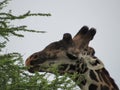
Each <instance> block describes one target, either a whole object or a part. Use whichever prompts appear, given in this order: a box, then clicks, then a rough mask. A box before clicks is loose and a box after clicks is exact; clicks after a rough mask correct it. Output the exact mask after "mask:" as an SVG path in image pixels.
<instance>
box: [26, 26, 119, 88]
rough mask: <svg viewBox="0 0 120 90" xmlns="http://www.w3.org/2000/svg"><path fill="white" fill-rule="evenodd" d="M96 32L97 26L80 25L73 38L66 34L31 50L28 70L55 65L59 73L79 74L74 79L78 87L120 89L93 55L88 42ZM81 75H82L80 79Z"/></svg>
mask: <svg viewBox="0 0 120 90" xmlns="http://www.w3.org/2000/svg"><path fill="white" fill-rule="evenodd" d="M95 34H96V29H94V28H91V29H90V30H89V28H88V27H87V26H83V27H82V28H81V29H80V31H79V32H78V33H77V34H76V35H75V36H74V37H73V39H72V36H71V34H69V33H66V34H64V35H63V39H62V40H60V41H57V42H53V43H51V44H50V45H48V46H47V47H46V48H45V49H43V50H42V51H40V52H37V53H34V54H33V55H31V56H30V57H29V58H28V59H27V60H26V66H29V67H30V68H29V69H28V70H29V71H30V72H32V73H33V72H34V71H40V72H42V71H45V72H51V73H52V72H53V71H51V70H50V69H49V68H50V67H51V66H54V65H56V66H58V72H59V73H60V74H62V75H64V74H65V73H69V74H74V73H77V74H78V75H77V76H76V77H75V79H74V81H75V82H76V81H77V82H78V81H79V80H82V81H81V82H80V83H77V84H78V86H79V87H80V88H81V90H119V88H118V86H117V85H116V83H115V82H114V80H113V79H112V78H111V76H110V74H109V72H108V71H107V70H106V68H105V66H104V64H103V63H102V61H101V60H99V59H98V58H97V57H96V56H95V50H94V49H93V48H92V47H89V46H88V45H89V42H90V41H91V40H92V39H93V37H94V35H95ZM81 75H83V76H84V78H81Z"/></svg>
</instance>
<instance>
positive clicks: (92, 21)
mask: <svg viewBox="0 0 120 90" xmlns="http://www.w3.org/2000/svg"><path fill="white" fill-rule="evenodd" d="M0 1H1V0H0ZM9 9H11V10H12V12H13V14H15V15H20V14H23V13H25V12H27V11H28V10H31V12H40V13H41V12H43V13H51V14H52V16H51V17H30V18H27V19H25V20H17V21H15V22H12V23H13V24H15V25H27V26H28V28H30V29H38V30H42V31H47V33H45V34H36V33H24V35H25V38H15V37H13V36H12V37H10V38H11V39H10V43H9V44H8V47H7V48H6V52H11V51H14V52H20V53H22V55H23V57H24V59H26V58H27V57H28V56H29V55H31V54H32V53H34V52H37V51H40V50H42V49H43V48H44V47H45V46H47V45H48V44H49V43H51V42H53V41H57V40H60V39H61V38H62V35H63V34H64V33H66V32H67V33H68V32H69V33H71V34H72V36H74V35H75V34H76V33H77V32H78V30H79V29H80V28H81V27H82V26H83V25H87V26H89V27H95V28H96V29H97V33H96V35H95V37H94V40H93V41H91V43H90V46H92V47H94V49H95V51H96V56H97V57H98V58H99V59H101V60H102V62H103V63H104V64H105V67H106V68H107V70H108V71H109V73H110V75H111V76H112V77H113V78H114V80H115V81H116V83H117V84H118V85H120V67H119V64H120V53H119V52H120V47H119V46H120V40H119V39H120V0H12V1H11V2H10V3H9V5H8V6H7V8H6V9H4V11H8V10H9Z"/></svg>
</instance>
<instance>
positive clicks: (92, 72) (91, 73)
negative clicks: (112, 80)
mask: <svg viewBox="0 0 120 90" xmlns="http://www.w3.org/2000/svg"><path fill="white" fill-rule="evenodd" d="M89 74H90V75H89V76H90V78H91V79H92V80H95V81H96V82H99V81H98V79H97V77H96V74H95V73H94V71H93V70H90V73H89Z"/></svg>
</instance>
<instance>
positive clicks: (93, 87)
mask: <svg viewBox="0 0 120 90" xmlns="http://www.w3.org/2000/svg"><path fill="white" fill-rule="evenodd" d="M97 88H98V86H97V85H95V84H90V85H89V90H97ZM101 90H102V89H101Z"/></svg>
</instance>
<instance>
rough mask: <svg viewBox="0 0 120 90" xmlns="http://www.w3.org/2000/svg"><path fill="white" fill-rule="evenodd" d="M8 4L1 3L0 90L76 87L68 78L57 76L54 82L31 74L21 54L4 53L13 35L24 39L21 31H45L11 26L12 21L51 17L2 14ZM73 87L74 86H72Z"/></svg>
mask: <svg viewBox="0 0 120 90" xmlns="http://www.w3.org/2000/svg"><path fill="white" fill-rule="evenodd" d="M7 4H8V0H4V1H2V2H0V38H1V40H0V90H57V89H58V88H61V89H62V90H71V89H72V88H73V87H74V85H73V84H70V85H68V83H70V82H71V80H70V79H67V76H63V77H59V75H58V74H56V76H55V78H54V80H53V81H51V82H50V81H49V80H48V79H47V78H45V77H46V73H44V74H39V73H37V72H36V73H35V74H32V75H31V74H30V73H28V72H27V71H26V70H27V67H25V66H24V63H23V59H22V56H21V54H20V53H18V52H17V53H15V52H12V53H4V54H1V53H2V49H4V47H6V44H7V42H8V41H9V37H10V36H11V35H14V36H17V37H24V35H23V34H19V31H27V32H36V33H44V31H36V30H30V29H27V26H25V25H23V26H14V25H11V21H12V20H17V19H25V18H26V17H29V16H51V15H50V14H43V13H31V12H30V11H28V12H27V13H25V14H23V15H19V16H15V15H12V13H11V11H9V12H7V13H6V12H2V9H3V8H4V7H5V6H6V5H7ZM71 85H72V86H71Z"/></svg>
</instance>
